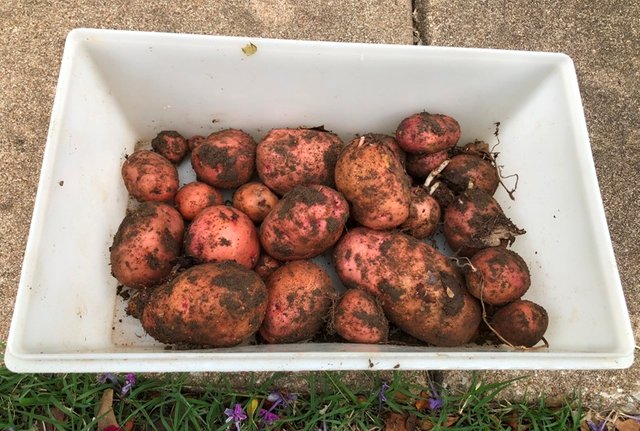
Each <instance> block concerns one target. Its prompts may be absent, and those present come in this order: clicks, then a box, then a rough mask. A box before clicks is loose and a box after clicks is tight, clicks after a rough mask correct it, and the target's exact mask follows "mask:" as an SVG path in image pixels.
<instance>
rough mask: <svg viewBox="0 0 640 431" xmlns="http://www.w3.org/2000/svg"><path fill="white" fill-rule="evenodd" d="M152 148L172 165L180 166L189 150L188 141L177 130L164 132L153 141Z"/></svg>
mask: <svg viewBox="0 0 640 431" xmlns="http://www.w3.org/2000/svg"><path fill="white" fill-rule="evenodd" d="M151 148H153V151H155V152H157V153H158V154H160V155H161V156H163V157H164V158H166V159H167V160H169V161H170V162H171V163H174V164H178V163H180V162H181V161H182V159H184V156H186V155H187V151H188V150H189V145H188V144H187V140H186V139H185V138H184V136H182V135H181V134H180V133H178V132H176V131H175V130H163V131H162V132H160V133H158V135H157V136H156V137H155V138H153V140H152V141H151Z"/></svg>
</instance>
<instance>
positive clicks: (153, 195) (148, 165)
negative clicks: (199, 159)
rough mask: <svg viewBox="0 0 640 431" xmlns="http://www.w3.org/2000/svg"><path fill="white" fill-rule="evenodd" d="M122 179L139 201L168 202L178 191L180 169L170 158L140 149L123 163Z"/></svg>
mask: <svg viewBox="0 0 640 431" xmlns="http://www.w3.org/2000/svg"><path fill="white" fill-rule="evenodd" d="M122 179H123V180H124V185H125V186H126V188H127V191H128V192H129V194H130V195H131V196H132V197H133V198H134V199H136V200H137V201H140V202H144V201H157V202H168V201H171V200H173V197H174V196H175V194H176V192H177V191H178V185H179V181H178V171H177V170H176V167H175V166H174V165H173V164H171V162H170V161H169V160H167V159H166V158H164V157H162V156H161V155H160V154H157V153H154V152H153V151H148V150H138V151H135V152H134V153H132V154H130V155H129V156H127V159H126V160H125V161H124V163H123V164H122Z"/></svg>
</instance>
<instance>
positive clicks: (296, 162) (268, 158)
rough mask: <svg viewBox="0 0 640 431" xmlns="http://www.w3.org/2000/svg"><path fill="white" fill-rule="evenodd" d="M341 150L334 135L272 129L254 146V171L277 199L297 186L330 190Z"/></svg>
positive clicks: (338, 140) (320, 132)
mask: <svg viewBox="0 0 640 431" xmlns="http://www.w3.org/2000/svg"><path fill="white" fill-rule="evenodd" d="M342 147H343V143H342V141H341V140H340V138H339V137H338V135H336V134H335V133H331V132H325V131H320V130H315V129H302V128H301V129H273V130H271V131H270V132H269V133H268V134H267V135H266V136H265V137H264V138H263V139H262V140H261V141H260V142H259V143H258V147H257V151H256V169H257V171H258V175H259V176H260V179H261V180H262V182H263V183H264V184H266V185H267V186H268V187H269V188H270V189H271V190H273V191H274V192H276V193H277V194H278V195H280V196H282V195H284V194H286V193H288V192H290V191H291V190H293V189H294V187H296V186H301V185H310V184H321V185H325V186H329V187H333V185H334V176H333V173H334V169H335V165H336V160H337V159H338V154H340V150H341V149H342Z"/></svg>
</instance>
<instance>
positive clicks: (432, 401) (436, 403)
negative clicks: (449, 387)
mask: <svg viewBox="0 0 640 431" xmlns="http://www.w3.org/2000/svg"><path fill="white" fill-rule="evenodd" d="M428 402H429V410H433V411H436V410H440V409H441V408H442V407H444V400H443V399H442V398H440V397H439V396H438V394H437V393H436V394H434V395H433V397H431V398H429V401H428Z"/></svg>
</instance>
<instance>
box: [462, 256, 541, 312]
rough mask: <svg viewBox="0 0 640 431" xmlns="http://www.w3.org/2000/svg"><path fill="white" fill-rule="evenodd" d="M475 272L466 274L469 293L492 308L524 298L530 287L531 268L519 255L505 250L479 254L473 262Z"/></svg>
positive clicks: (473, 258) (471, 271) (471, 270)
mask: <svg viewBox="0 0 640 431" xmlns="http://www.w3.org/2000/svg"><path fill="white" fill-rule="evenodd" d="M471 265H472V266H473V268H472V269H470V270H468V271H467V272H466V274H465V278H466V282H467V290H468V291H469V293H471V294H472V295H473V296H475V297H476V298H478V299H481V300H482V301H483V302H485V303H487V304H491V305H502V304H506V303H508V302H513V301H515V300H516V299H519V298H521V297H522V296H523V295H524V294H525V293H526V292H527V290H529V286H530V285H531V277H530V275H529V268H528V267H527V264H526V263H525V261H524V260H523V259H522V257H520V256H519V255H518V254H517V253H515V252H514V251H511V250H507V249H506V248H503V247H489V248H485V249H483V250H480V251H479V252H477V253H476V254H474V255H473V257H472V258H471Z"/></svg>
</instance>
